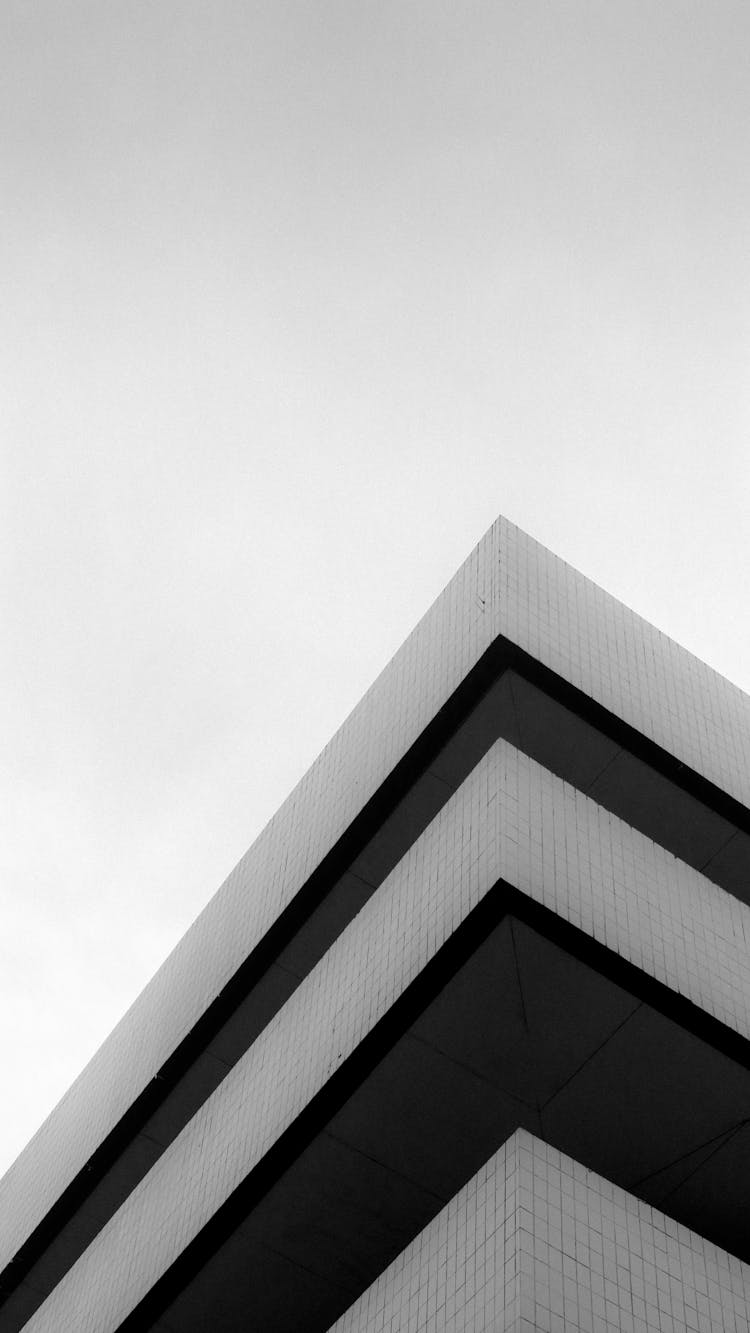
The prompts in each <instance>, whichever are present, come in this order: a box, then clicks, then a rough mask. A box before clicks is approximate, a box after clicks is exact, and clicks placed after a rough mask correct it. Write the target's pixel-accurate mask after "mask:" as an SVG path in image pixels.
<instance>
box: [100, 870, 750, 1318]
mask: <svg viewBox="0 0 750 1333" xmlns="http://www.w3.org/2000/svg"><path fill="white" fill-rule="evenodd" d="M518 1126H524V1127H525V1128H527V1129H528V1130H530V1131H531V1132H532V1133H534V1134H536V1135H538V1136H539V1137H541V1138H542V1139H544V1140H545V1141H547V1142H549V1143H551V1144H553V1145H555V1146H556V1147H558V1148H560V1149H561V1150H562V1151H564V1152H567V1153H569V1154H570V1155H571V1156H572V1157H574V1158H575V1159H576V1160H577V1161H580V1162H583V1163H584V1164H586V1165H587V1166H589V1167H590V1168H592V1169H593V1170H595V1171H597V1172H599V1173H601V1174H602V1175H604V1176H605V1177H606V1178H607V1179H609V1180H612V1181H614V1182H616V1183H617V1184H619V1185H621V1186H623V1187H624V1188H625V1189H627V1190H629V1191H630V1192H632V1193H634V1194H636V1195H638V1196H639V1197H640V1198H642V1199H644V1200H646V1201H647V1202H649V1203H651V1204H653V1205H654V1206H656V1207H658V1208H660V1209H662V1210H663V1211H665V1212H666V1213H667V1214H669V1215H670V1216H672V1217H674V1218H675V1219H677V1220H678V1221H681V1222H683V1223H684V1224H685V1225H687V1226H690V1227H692V1228H693V1229H695V1230H696V1231H698V1232H699V1233H700V1234H701V1235H703V1236H705V1237H707V1238H708V1239H709V1240H711V1241H714V1242H715V1243H716V1244H718V1245H720V1246H721V1247H722V1248H724V1249H727V1250H729V1251H730V1253H734V1254H736V1255H737V1256H739V1257H740V1258H743V1259H747V1258H750V1235H749V1234H748V1229H747V1205H746V1199H747V1189H748V1183H749V1180H750V1043H749V1042H747V1041H745V1040H744V1039H743V1038H740V1037H739V1036H738V1035H737V1034H733V1033H731V1032H730V1031H729V1030H728V1029H727V1028H726V1027H724V1025H722V1024H720V1023H718V1022H716V1020H714V1019H711V1018H710V1017H708V1016H707V1015H706V1014H705V1012H704V1011H702V1010H700V1009H698V1008H696V1006H694V1005H692V1004H691V1003H690V1002H689V1001H686V1000H684V999H683V998H681V997H679V996H678V995H676V993H675V992H673V991H671V990H669V989H668V988H667V987H665V986H663V985H661V984H660V983H658V982H655V981H654V980H653V979H652V978H650V977H648V976H646V975H645V974H644V973H642V972H641V971H640V970H639V969H637V968H635V967H633V966H632V965H630V964H628V963H626V962H625V961H624V960H623V959H621V958H620V957H619V956H617V955H615V954H613V953H611V952H610V951H608V950H606V949H604V948H603V947H602V946H600V945H597V944H596V943H595V942H594V941H592V940H591V938H590V937H588V936H586V935H585V934H584V933H583V932H581V931H579V930H578V929H576V928H575V927H572V926H570V925H568V924H566V923H563V922H562V921H561V920H560V918H558V917H557V916H556V915H555V914H553V913H551V912H549V911H548V910H547V909H546V908H542V907H539V906H538V905H537V904H534V903H532V902H531V901H530V900H528V899H525V898H524V897H523V895H521V894H520V893H519V892H518V891H517V890H513V889H511V888H510V887H509V886H507V885H504V884H499V885H497V886H496V887H495V889H494V890H493V892H492V893H491V894H490V895H489V896H488V898H487V899H485V901H484V902H483V903H482V904H481V905H480V907H478V908H477V909H476V910H475V912H474V913H473V914H472V916H471V917H470V918H469V920H468V921H467V922H465V923H464V925H463V926H462V927H461V928H460V929H459V931H457V932H456V934H455V935H454V936H453V937H452V939H451V940H450V941H449V942H448V943H447V944H446V945H445V946H444V947H443V948H442V950H441V951H440V953H439V954H438V955H437V956H436V957H435V958H434V959H433V960H432V962H431V963H430V964H429V965H428V967H427V968H426V969H425V970H424V972H423V973H422V974H421V975H420V977H418V978H417V979H416V981H415V982H413V983H412V985H411V986H410V987H409V989H408V991H407V992H405V993H404V995H403V996H402V997H401V998H400V999H399V1000H398V1001H397V1002H396V1003H395V1005H394V1006H393V1008H392V1009H391V1010H390V1011H389V1013H388V1014H387V1015H386V1017H385V1018H384V1019H383V1020H381V1022H380V1023H379V1024H378V1026H377V1027H376V1028H375V1029H374V1030H373V1032H372V1033H371V1034H370V1035H369V1036H368V1037H367V1038H366V1039H365V1041H364V1042H363V1043H362V1044H361V1046H360V1047H359V1048H358V1049H357V1050H356V1051H355V1053H354V1054H353V1055H352V1056H351V1057H350V1059H349V1060H348V1061H347V1063H346V1064H345V1065H344V1066H343V1067H342V1068H341V1069H340V1070H339V1071H338V1073H337V1074H336V1075H335V1076H334V1078H332V1079H331V1080H330V1082H329V1083H328V1084H327V1085H326V1087H325V1088H324V1089H323V1090H322V1091H321V1092H320V1093H319V1094H318V1095H317V1097H316V1098H315V1099H314V1100H313V1102H311V1103H310V1104H309V1106H308V1107H307V1108H306V1110H305V1111H304V1112H303V1113H302V1114H301V1115H300V1117H299V1118H298V1120H297V1121H296V1122H295V1124H294V1125H293V1126H291V1127H290V1128H289V1129H288V1130H287V1131H286V1133H285V1134H284V1135H283V1136H282V1138H281V1139H279V1140H278V1141H277V1143H276V1144H275V1145H274V1147H273V1149H272V1150H271V1152H269V1154H268V1155H267V1156H266V1157H265V1158H264V1159H263V1160H262V1161H261V1162H260V1163H259V1165H258V1166H257V1167H256V1168H255V1169H254V1170H252V1171H251V1172H250V1174H249V1175H248V1176H247V1177H246V1178H245V1180H244V1181H243V1182H242V1184H241V1185H240V1186H239V1188H238V1189H237V1190H236V1191H235V1193H234V1194H233V1195H232V1196H231V1198H230V1199H229V1200H228V1201H227V1202H226V1203H225V1204H224V1205H223V1206H222V1207H221V1208H220V1209H219V1211H218V1213H216V1214H215V1215H214V1217H213V1218H212V1219H211V1221H210V1222H209V1224H208V1225H207V1226H206V1227H205V1228H204V1230H203V1232H201V1233H200V1235H199V1236H198V1237H197V1238H196V1240H194V1241H193V1242H192V1243H191V1244H190V1245H189V1246H188V1247H187V1249H186V1251H185V1252H184V1254H183V1255H182V1256H181V1258H180V1260H178V1261H177V1263H175V1265H174V1266H173V1267H172V1268H171V1269H170V1270H169V1271H168V1272H167V1274H166V1275H165V1276H164V1277H163V1278H162V1279H161V1280H160V1282H159V1283H157V1285H156V1286H155V1287H154V1288H153V1289H152V1291H151V1292H150V1293H149V1295H148V1296H147V1297H146V1298H145V1300H144V1301H142V1302H141V1304H140V1305H139V1306H138V1308H137V1309H136V1310H135V1311H133V1312H132V1314H131V1315H130V1316H129V1317H128V1318H126V1319H125V1320H124V1321H123V1323H122V1324H121V1325H120V1326H119V1330H118V1333H135V1330H139V1331H142V1333H145V1331H146V1330H150V1331H151V1333H209V1330H210V1331H211V1333H240V1330H246V1329H248V1328H252V1329H256V1328H257V1329H263V1330H264V1333H296V1330H299V1328H300V1327H304V1328H305V1330H306V1333H325V1330H326V1329H328V1328H329V1326H330V1324H331V1323H332V1322H333V1321H334V1320H335V1319H336V1318H338V1317H339V1316H340V1315H341V1314H342V1313H343V1312H344V1311H345V1310H346V1309H347V1308H348V1306H349V1305H350V1304H351V1303H352V1302H353V1301H354V1300H356V1299H357V1297H358V1296H359V1295H360V1294H361V1293H362V1292H363V1291H364V1290H366V1288H367V1287H368V1286H369V1284H370V1283H371V1282H372V1281H374V1279H375V1278H376V1277H377V1276H378V1274H379V1273H381V1272H382V1271H383V1269H384V1268H385V1267H386V1266H387V1265H388V1264H389V1263H390V1262H391V1261H392V1260H393V1259H394V1258H395V1257H396V1256H397V1255H398V1254H399V1253H400V1252H401V1250H402V1249H403V1248H404V1246H405V1245H407V1244H408V1242H409V1241H410V1240H411V1239H412V1238H413V1237H414V1236H415V1235H416V1234H418V1232H419V1231H420V1230H421V1229H422V1228H423V1227H424V1226H425V1225H426V1224H427V1223H428V1222H429V1221H430V1220H431V1218H433V1217H434V1216H435V1215H436V1213H438V1212H439V1211H440V1209H441V1208H442V1207H443V1206H444V1205H445V1203H447V1201H448V1200H449V1199H451V1198H452V1197H453V1195H454V1194H455V1193H456V1192H457V1190H459V1189H460V1188H461V1186H462V1185H463V1184H464V1183H465V1182H466V1181H467V1180H469V1179H470V1178H471V1176H472V1175H473V1174H474V1173H475V1172H476V1171H477V1170H478V1169H479V1167H480V1166H481V1165H482V1164H483V1163H484V1162H485V1161H486V1160H487V1159H488V1158H489V1157H490V1156H491V1154H492V1153H493V1152H495V1151H496V1150H497V1148H498V1147H500V1145H501V1144H502V1143H503V1142H504V1141H505V1140H506V1139H507V1138H508V1137H509V1135H510V1134H512V1133H513V1131H514V1130H515V1129H516V1128H517V1127H518Z"/></svg>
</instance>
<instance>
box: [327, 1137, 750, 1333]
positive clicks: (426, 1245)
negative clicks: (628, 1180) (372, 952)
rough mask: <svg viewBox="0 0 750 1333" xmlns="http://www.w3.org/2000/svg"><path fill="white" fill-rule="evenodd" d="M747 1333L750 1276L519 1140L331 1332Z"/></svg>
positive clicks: (547, 1151)
mask: <svg viewBox="0 0 750 1333" xmlns="http://www.w3.org/2000/svg"><path fill="white" fill-rule="evenodd" d="M686 1329H689V1330H695V1333H748V1330H750V1267H748V1265H747V1264H743V1263H740V1262H739V1261H738V1260H737V1259H733V1258H732V1256H731V1255H729V1254H725V1253H724V1252H723V1251H722V1250H719V1249H717V1248H716V1246H714V1245H711V1244H709V1243H707V1242H706V1241H704V1240H702V1239H701V1237H700V1236H697V1235H695V1234H694V1233H693V1232H691V1231H688V1229H687V1228H686V1227H683V1226H678V1225H677V1224H676V1223H674V1222H672V1221H671V1219H670V1218H668V1217H665V1216H664V1214H663V1213H659V1212H657V1211H656V1210H655V1209H653V1208H649V1207H648V1205H647V1204H644V1203H642V1202H641V1201H640V1200H638V1199H634V1198H633V1197H632V1195H629V1194H627V1193H626V1192H625V1191H624V1190H622V1189H618V1188H617V1186H616V1185H611V1184H610V1183H609V1182H608V1181H606V1180H603V1179H602V1178H601V1176H597V1175H595V1174H594V1172H593V1171H588V1170H587V1169H586V1167H583V1166H580V1165H579V1164H578V1163H577V1162H574V1161H573V1160H572V1159H571V1158H570V1157H566V1156H565V1154H563V1153H559V1152H558V1151H557V1150H556V1149H555V1148H551V1147H549V1146H548V1145H547V1144H546V1143H543V1142H541V1140H539V1139H537V1138H534V1137H533V1136H532V1135H531V1134H528V1133H526V1131H525V1130H518V1131H517V1132H516V1133H515V1134H514V1135H513V1137H512V1138H511V1139H509V1140H508V1142H507V1143H505V1144H504V1145H503V1147H502V1148H501V1149H500V1151H499V1152H498V1153H496V1155H495V1156H494V1157H493V1158H492V1159H491V1160H490V1161H489V1162H487V1164H486V1165H485V1166H484V1167H483V1168H482V1170H481V1171H480V1172H479V1173H478V1174H477V1175H476V1176H474V1178H473V1179H472V1180H470V1181H469V1183H468V1184H467V1185H466V1186H465V1187H464V1188H463V1189H462V1190H461V1191H460V1192H459V1193H458V1194H457V1195H456V1197H455V1198H454V1199H452V1200H451V1202H450V1203H449V1204H448V1206H447V1207H446V1208H444V1209H443V1211H442V1212H441V1213H440V1214H439V1216H438V1217H436V1218H435V1220H434V1221H433V1222H432V1223H431V1224H430V1225H429V1227H426V1228H425V1230H424V1231H423V1232H422V1233H421V1235H419V1236H417V1238H416V1240H414V1241H413V1242H412V1244H411V1245H409V1246H408V1247H407V1249H406V1250H404V1251H403V1253H402V1254H401V1255H399V1257H398V1259H397V1260H396V1261H395V1263H393V1264H391V1266H390V1268H388V1269H387V1270H386V1271H385V1272H384V1273H383V1274H381V1276H380V1277H379V1278H378V1279H377V1281H376V1282H374V1283H373V1285H372V1286H371V1287H370V1288H369V1290H368V1291H366V1292H365V1293H364V1294H363V1295H362V1296H361V1297H360V1299H359V1300H358V1301H357V1302H356V1303H355V1304H354V1305H353V1306H352V1307H351V1308H350V1309H349V1310H348V1311H347V1313H346V1314H345V1315H343V1316H342V1318H341V1319H339V1320H337V1322H336V1324H335V1325H334V1326H333V1328H332V1329H331V1330H330V1333H535V1331H536V1333H563V1331H566V1333H621V1331H624V1333H684V1330H686Z"/></svg>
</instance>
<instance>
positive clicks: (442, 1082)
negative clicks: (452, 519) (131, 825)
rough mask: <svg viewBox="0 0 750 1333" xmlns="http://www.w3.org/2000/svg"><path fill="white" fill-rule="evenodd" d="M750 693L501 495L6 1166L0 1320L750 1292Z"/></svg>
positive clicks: (163, 1325)
mask: <svg viewBox="0 0 750 1333" xmlns="http://www.w3.org/2000/svg"><path fill="white" fill-rule="evenodd" d="M749 1262H750V699H749V698H748V697H747V696H746V695H744V694H743V693H742V692H741V691H740V690H738V689H737V688H735V687H734V686H733V685H731V684H729V683H728V682H727V681H726V680H724V679H723V678H722V677H720V676H718V675H717V674H716V673H715V672H714V671H712V670H710V669H709V668H708V667H707V666H705V665H703V664H702V663H701V662H699V661H697V660H696V659H695V658H694V657H693V656H691V654H690V653H688V652H686V651H685V650H683V649H682V648H679V647H678V646H677V645H676V644H674V643H673V642H672V641H670V640H669V639H668V638H666V637H665V636H664V635H663V634H661V633H659V632H658V631H657V630H656V629H654V628H652V626H650V625H648V624H647V623H646V622H644V621H643V620H641V619H640V618H639V617H638V616H637V615H635V614H634V613H633V612H631V611H629V610H628V609H626V608H625V607H624V606H622V605H620V604H619V603H618V602H616V601H615V600H614V599H613V598H612V597H609V596H608V595H607V594H605V593H604V592H602V591H601V590H600V589H599V588H597V587H596V586H595V585H594V584H593V583H591V582H589V581H588V580H587V579H585V578H584V577H583V576H582V575H580V574H578V573H577V572H576V571H575V570H573V569H571V568H570V567H569V566H567V565H566V564H564V563H563V562H562V561H561V560H559V559H557V558H556V557H555V556H553V555H551V554H550V553H549V552H548V551H546V550H544V549H543V548H542V547H540V546H539V545H538V544H537V543H536V542H534V541H532V540H531V539H530V538H529V537H527V536H525V535H524V534H523V533H521V532H519V531H518V530H517V529H516V528H514V527H513V526H512V525H511V524H509V523H507V522H506V521H504V520H502V519H500V520H498V522H497V523H496V524H494V526H493V527H492V528H491V529H490V531H489V532H488V533H487V534H486V536H485V537H484V538H483V540H482V541H481V542H480V544H479V546H478V547H477V548H476V550H475V551H474V552H473V553H472V554H471V555H470V556H469V558H468V560H467V561H466V563H465V564H464V565H463V566H462V568H461V569H460V570H459V571H458V573H457V574H456V576H455V578H454V579H453V580H452V582H451V583H450V584H449V585H448V587H447V588H446V589H445V591H444V592H443V593H442V595H441V596H440V597H439V598H438V600H437V601H436V602H435V604H434V605H433V606H432V608H431V609H430V610H429V611H428V612H427V614H426V616H425V617H424V619H423V620H422V621H421V622H420V624H419V625H418V626H417V628H416V629H415V630H414V632H413V633H412V634H411V636H410V637H409V638H408V639H407V641H406V643H405V644H404V645H403V647H402V648H401V649H400V651H399V652H398V653H397V654H396V656H395V658H394V659H393V661H392V662H391V663H390V665H389V666H388V667H387V668H386V669H385V671H384V672H383V673H382V675H381V676H380V677H379V678H378V680H377V681H376V682H375V684H374V685H373V686H372V688H371V689H370V690H369V691H368V693H367V694H366V695H365V697H364V698H363V699H362V701H361V703H360V704H359V705H358V706H357V708H355V710H354V712H353V713H352V714H351V716H350V717H349V718H348V719H347V721H346V722H345V723H344V724H343V726H342V727H341V729H340V730H339V731H338V732H337V733H336V735H335V736H334V737H333V739H332V740H331V742H330V744H329V745H328V746H327V747H326V749H325V750H324V751H323V753H322V754H321V755H320V757H319V758H318V760H317V761H316V762H315V764H313V766H312V768H311V769H310V771H309V772H308V774H307V775H306V776H305V777H304V778H303V780H302V781H301V782H300V784H299V785H298V787H297V788H296V789H295V790H294V791H293V792H292V794H291V796H290V797H289V798H288V800H287V801H286V802H285V803H284V805H283V806H282V807H281V809H280V810H279V812H278V813H277V815H276V816H275V817H274V818H273V819H272V821H271V823H270V824H269V825H268V827H267V828H266V829H265V831H264V832H263V833H262V834H261V836H260V838H259V839H258V840H257V842H256V843H255V844H254V845H253V847H251V849H250V851H249V852H248V853H247V854H246V856H245V857H244V858H243V860H242V861H241V862H240V864H239V865H238V866H237V868H236V869H235V870H234V871H233V873H232V874H231V875H230V876H229V879H228V880H227V881H226V883H225V884H224V885H223V886H222V887H221V889H220V890H219V892H218V893H217V894H216V896H215V897H214V898H213V899H212V900H211V902H210V903H209V904H208V906H207V907H206V909H205V910H204V912H203V913H202V914H201V916H200V917H199V918H198V919H197V921H196V922H195V923H194V925H193V926H192V927H191V929H190V930H189V931H188V933H187V934H186V935H185V937H184V939H183V940H182V941H181V942H180V944H179V945H178V946H177V948H176V949H175V950H174V952H173V953H172V954H171V956H170V957H169V958H168V959H167V961H166V962H165V963H164V965H163V966H162V968H161V969H160V970H159V972H157V974H156V976H155V977H154V978H153V980H152V981H151V982H150V984H149V985H148V986H147V987H146V989H145V990H144V992H143V993H142V995H141V996H140V997H139V998H138V999H137V1000H136V1002H135V1004H134V1005H133V1006H132V1008H131V1009H130V1010H129V1011H128V1013H127V1014H126V1015H125V1017H124V1018H123V1019H122V1021H121V1022H120V1023H119V1025H118V1026H117V1027H116V1028H115V1030H114V1032H113V1033H112V1034H111V1036H110V1037H109V1038H108V1039H107V1041H106V1042H105V1043H104V1045H103V1046H102V1048H101V1049H100V1051H99V1052H98V1053H97V1055H96V1056H95V1057H94V1059H93V1060H92V1061H91V1063H90V1064H89V1065H88V1066H87V1068H86V1069H85V1070H84V1071H83V1073H82V1074H81V1075H80V1077H79V1078H78V1079H77V1081H76V1082H75V1083H74V1084H73V1086H72V1087H71V1088H70V1090H69V1092H68V1093H67V1094H66V1096H65V1097H64V1098H63V1100H62V1102H61V1103H60V1104H59V1106H58V1107H57V1108H56V1109H55V1110H54V1111H53V1113H52V1114H51V1115H50V1117H49V1119H48V1120H47V1121H46V1122H45V1124H44V1125H43V1126H42V1128H41V1129H40V1130H39V1132H38V1133H37V1134H36V1135H35V1137H34V1138H33V1139H32V1141H31V1143H30V1144H29V1145H28V1147H27V1148H26V1149H25V1151H24V1152H23V1153H22V1154H21V1156H20V1157H19V1158H18V1160H17V1162H16V1163H15V1165H14V1166H13V1167H12V1168H11V1170H10V1171H9V1172H8V1174H7V1175H6V1176H5V1178H4V1179H3V1181H2V1182H0V1265H1V1266H2V1269H3V1272H2V1288H1V1290H0V1301H1V1304H0V1333H17V1330H20V1329H22V1328H23V1329H27V1330H29V1333H115V1330H118V1333H126V1331H127V1333H132V1330H136V1329H137V1330H153V1331H154V1333H198V1331H199V1330H210V1331H211V1333H235V1331H237V1333H239V1330H243V1331H244V1330H252V1331H253V1333H255V1331H258V1333H298V1331H300V1330H301V1331H303V1333H327V1330H329V1329H335V1330H336V1333H386V1331H387V1333H438V1331H439V1333H448V1331H450V1333H453V1331H454V1330H455V1331H463V1333H490V1330H492V1333H499V1330H513V1333H515V1331H516V1330H526V1331H528V1330H532V1329H548V1330H551V1329H565V1330H568V1329H571V1330H577V1329H581V1330H600V1329H602V1330H606V1329H626V1330H649V1331H651V1330H654V1333H656V1331H657V1330H658V1333H672V1331H674V1333H676V1331H677V1330H683V1329H695V1330H705V1331H708V1330H711V1333H713V1331H714V1330H716V1331H717V1333H718V1330H721V1331H722V1333H727V1331H729V1333H739V1331H740V1330H742V1333H748V1330H750V1267H749V1266H748V1264H749Z"/></svg>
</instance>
